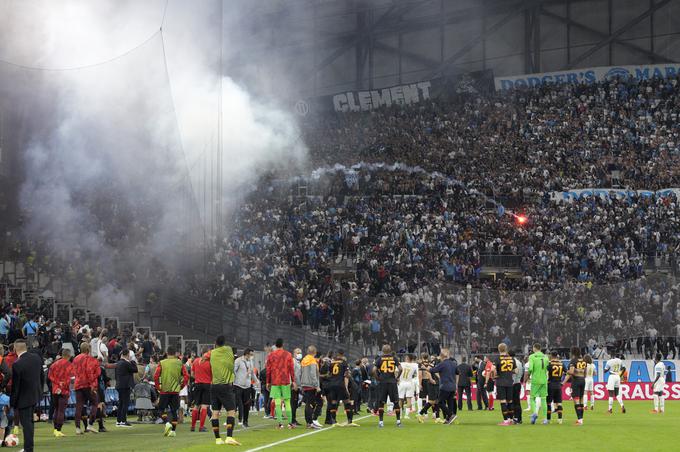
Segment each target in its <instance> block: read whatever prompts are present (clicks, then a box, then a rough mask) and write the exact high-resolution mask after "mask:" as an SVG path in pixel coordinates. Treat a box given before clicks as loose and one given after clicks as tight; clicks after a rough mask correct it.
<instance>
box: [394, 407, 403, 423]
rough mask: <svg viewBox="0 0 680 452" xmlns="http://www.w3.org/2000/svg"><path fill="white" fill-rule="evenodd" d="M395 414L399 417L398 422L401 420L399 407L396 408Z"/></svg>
mask: <svg viewBox="0 0 680 452" xmlns="http://www.w3.org/2000/svg"><path fill="white" fill-rule="evenodd" d="M394 414H395V415H396V416H397V422H399V421H400V420H401V409H400V408H399V407H398V406H395V407H394Z"/></svg>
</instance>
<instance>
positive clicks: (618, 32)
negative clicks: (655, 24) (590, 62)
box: [566, 0, 672, 69]
mask: <svg viewBox="0 0 680 452" xmlns="http://www.w3.org/2000/svg"><path fill="white" fill-rule="evenodd" d="M671 1H672V0H661V1H660V2H659V3H655V4H653V5H651V6H650V7H649V9H647V10H646V11H645V12H643V13H642V14H640V15H639V16H637V17H635V18H633V19H631V20H629V21H628V22H626V24H624V25H623V26H622V27H620V28H619V29H618V30H616V31H615V32H614V33H612V34H611V35H609V36H607V37H606V38H604V39H602V40H600V42H598V43H597V44H595V45H594V46H593V47H591V48H590V49H589V50H588V51H586V52H584V53H582V54H581V55H579V56H578V57H577V58H575V59H574V60H572V61H571V63H569V64H568V65H567V67H566V69H573V68H574V67H576V66H578V65H579V64H580V63H582V62H583V61H585V60H587V59H588V58H589V57H590V56H592V55H593V54H595V52H597V51H598V50H600V49H601V48H603V47H604V46H606V45H609V44H610V43H611V42H613V41H615V40H616V39H618V38H619V36H621V35H622V34H624V33H625V32H627V31H628V30H630V29H631V28H633V27H634V26H635V25H637V24H639V23H640V22H642V21H643V20H645V19H646V18H647V17H649V16H651V15H652V14H654V13H655V12H656V11H658V10H659V9H661V8H663V7H664V6H666V5H667V4H669V3H670V2H671Z"/></svg>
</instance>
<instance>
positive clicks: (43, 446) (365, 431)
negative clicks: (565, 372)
mask: <svg viewBox="0 0 680 452" xmlns="http://www.w3.org/2000/svg"><path fill="white" fill-rule="evenodd" d="M614 404H615V412H614V414H613V415H612V416H610V415H609V414H607V412H606V409H607V403H606V401H605V402H604V403H602V401H600V402H598V404H597V405H596V409H595V411H587V412H586V414H585V425H584V426H582V427H577V426H574V425H572V424H573V422H574V420H575V418H576V415H575V413H574V410H573V404H572V403H571V402H568V403H566V404H565V405H564V407H565V419H564V424H563V425H557V424H554V425H548V426H544V425H530V424H528V416H525V420H527V423H526V424H524V425H518V426H510V427H500V426H497V425H496V424H497V423H498V422H499V421H500V420H501V415H500V413H499V412H498V411H489V412H478V411H472V412H468V411H463V412H462V413H459V414H460V415H459V419H460V423H459V424H458V425H448V426H447V425H436V424H434V423H433V422H432V420H431V419H428V420H427V421H426V423H425V424H419V423H418V422H417V421H416V420H415V419H411V420H405V421H404V427H403V428H401V429H397V428H396V427H395V425H394V424H395V418H394V417H390V416H385V428H383V429H378V427H377V425H378V418H377V417H374V416H369V417H366V418H363V419H360V420H358V421H357V422H358V423H359V424H361V427H355V428H348V427H345V428H340V427H333V428H327V429H324V430H320V431H318V432H317V431H313V430H306V429H304V428H297V429H295V430H292V431H289V430H284V431H278V430H276V429H275V428H274V425H275V424H274V422H273V421H267V420H263V419H261V418H260V416H257V415H251V422H250V424H251V428H250V429H249V430H246V431H237V432H236V433H235V434H234V437H235V438H236V439H237V440H239V441H240V442H241V443H242V444H243V445H242V446H241V447H232V446H216V445H215V444H214V437H213V435H212V432H210V431H208V432H207V433H191V432H189V426H188V425H187V424H184V425H179V426H178V428H177V437H175V438H165V437H164V436H163V426H162V425H135V426H134V427H133V428H131V429H120V428H116V427H115V419H110V420H108V421H107V428H109V432H108V433H102V434H96V435H95V434H91V433H88V434H86V435H84V436H78V437H76V436H75V435H74V433H73V432H74V426H73V422H69V423H67V424H66V425H65V426H64V428H63V432H64V433H65V434H67V435H68V436H67V437H66V438H61V439H55V438H53V437H52V428H51V425H48V424H45V423H40V424H37V426H36V427H37V429H36V432H37V433H36V450H39V451H41V452H47V451H53V452H65V451H68V452H118V451H119V452H131V451H139V452H161V451H183V452H204V451H213V450H224V449H227V450H230V449H231V450H241V451H244V452H245V451H248V450H250V449H253V448H258V447H262V446H266V445H269V444H272V443H275V442H279V441H281V440H285V439H291V438H294V439H292V440H291V441H288V442H285V443H282V444H279V445H276V446H274V447H271V448H270V449H265V450H285V451H300V450H312V451H340V450H343V451H370V452H381V451H390V452H394V451H409V452H412V451H418V450H426V449H429V450H453V448H456V449H460V450H485V449H486V450H518V451H519V450H521V451H522V452H529V451H540V452H545V451H546V450H550V451H551V452H554V451H576V450H583V451H594V450H597V451H607V450H612V451H616V452H622V451H640V450H645V451H646V452H650V451H669V450H677V447H678V446H677V438H676V437H675V435H676V433H677V428H678V425H680V404H679V403H676V402H666V413H665V414H664V415H652V414H650V413H649V410H650V409H651V408H652V404H651V402H628V403H627V404H626V408H627V410H628V412H627V413H626V414H621V413H620V411H618V409H617V408H618V404H617V403H616V402H614ZM524 406H525V407H526V405H524ZM299 414H302V410H300V411H299ZM525 414H526V413H525ZM364 416H366V415H365V414H362V415H360V416H358V418H362V417H364ZM355 419H357V418H355ZM221 420H222V422H224V418H222V419H221ZM208 429H209V430H210V427H208ZM221 431H222V433H224V426H222V427H221ZM311 432H315V433H312V434H310V433H311ZM20 438H21V435H20ZM20 448H21V446H20V447H19V448H15V449H14V450H18V449H20ZM7 450H12V449H7Z"/></svg>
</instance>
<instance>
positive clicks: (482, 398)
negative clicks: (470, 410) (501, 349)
mask: <svg viewBox="0 0 680 452" xmlns="http://www.w3.org/2000/svg"><path fill="white" fill-rule="evenodd" d="M485 364H486V363H485V362H484V360H483V359H482V357H481V356H475V370H476V371H477V375H476V377H477V409H478V410H481V409H482V403H484V409H485V410H486V409H488V408H489V397H488V396H487V394H486V380H485V379H484V366H485Z"/></svg>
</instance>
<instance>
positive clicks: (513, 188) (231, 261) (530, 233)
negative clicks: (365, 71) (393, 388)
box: [199, 79, 680, 348]
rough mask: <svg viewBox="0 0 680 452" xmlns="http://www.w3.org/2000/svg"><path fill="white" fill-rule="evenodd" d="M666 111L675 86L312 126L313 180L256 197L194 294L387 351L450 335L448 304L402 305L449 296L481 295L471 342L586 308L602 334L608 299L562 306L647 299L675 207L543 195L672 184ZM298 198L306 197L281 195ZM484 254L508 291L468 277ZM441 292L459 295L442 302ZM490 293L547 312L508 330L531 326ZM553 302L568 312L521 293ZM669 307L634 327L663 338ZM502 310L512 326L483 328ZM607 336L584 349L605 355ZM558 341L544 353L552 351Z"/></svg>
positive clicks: (629, 87)
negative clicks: (424, 334)
mask: <svg viewBox="0 0 680 452" xmlns="http://www.w3.org/2000/svg"><path fill="white" fill-rule="evenodd" d="M679 97H680V87H679V86H677V80H676V79H669V80H648V81H640V82H638V81H632V80H611V81H607V82H602V83H597V84H592V85H556V86H542V87H539V88H534V89H527V90H517V91H512V92H509V93H498V94H496V93H494V94H490V95H483V96H480V95H474V96H469V97H463V98H458V99H457V102H454V103H450V102H438V101H433V102H431V103H428V104H418V105H415V106H411V107H407V108H401V107H395V108H391V109H382V110H377V111H372V112H370V113H356V114H354V113H350V114H339V115H335V116H332V117H320V118H315V119H312V120H311V123H310V124H307V128H306V129H305V131H306V140H307V143H308V145H309V148H310V152H311V153H312V156H313V159H314V162H315V164H317V165H325V166H322V167H321V168H319V169H318V170H316V171H315V172H314V173H313V174H312V176H311V177H308V178H306V179H303V180H302V181H301V180H295V181H293V183H291V184H290V185H288V186H283V188H282V187H277V190H273V191H272V190H271V189H270V187H264V186H263V187H261V189H260V190H259V191H257V192H255V193H254V194H253V195H252V196H251V198H250V199H249V200H248V201H247V202H245V203H244V204H243V205H242V206H241V207H240V210H239V211H238V213H237V215H236V216H235V220H234V224H233V225H231V226H232V227H231V235H230V236H229V237H228V238H227V239H225V240H224V242H223V243H222V244H221V247H219V249H218V252H217V253H216V256H215V259H214V261H213V262H211V265H212V266H211V274H210V275H209V277H208V281H212V282H213V284H212V285H210V284H206V285H204V286H203V287H204V288H205V287H207V289H206V294H207V295H208V296H211V297H213V298H216V299H221V300H226V301H227V302H228V303H231V304H233V305H234V306H235V307H239V308H245V309H250V310H256V311H257V312H258V313H259V314H260V315H262V316H265V317H271V318H278V319H282V320H285V321H290V322H292V323H295V324H304V325H309V327H310V328H311V329H312V330H314V331H317V330H320V331H323V332H327V333H328V334H330V335H336V336H343V335H344V336H346V335H347V333H349V332H350V331H351V332H352V333H353V337H355V338H356V337H362V338H364V339H368V337H370V336H371V335H373V336H377V335H378V333H377V330H379V329H382V331H381V333H380V334H381V335H383V336H384V337H400V336H404V337H407V336H408V335H409V332H413V331H423V329H422V327H425V330H426V331H433V332H434V333H433V334H434V335H435V336H438V335H449V336H455V334H456V333H454V331H457V332H461V331H462V330H463V328H461V325H460V322H461V318H464V316H462V314H460V315H458V316H456V315H453V314H454V313H456V310H457V308H456V306H458V308H459V307H460V303H448V307H447V308H443V310H444V311H448V312H445V313H444V315H442V316H441V321H440V322H436V323H433V322H432V320H433V319H432V318H430V319H426V318H425V317H427V313H430V314H431V313H433V312H439V311H441V309H439V310H434V311H433V310H429V309H427V308H425V307H424V306H425V305H424V304H423V303H420V302H414V303H411V302H409V301H408V300H409V299H414V300H420V299H421V298H422V296H421V295H422V294H423V292H428V291H431V290H432V287H434V286H437V285H442V284H444V283H446V282H453V283H458V284H459V285H462V286H465V285H467V284H470V285H471V286H472V287H473V289H474V290H475V291H478V290H484V291H488V293H489V294H495V296H494V295H490V296H484V297H482V298H483V299H484V301H482V302H481V303H486V304H489V306H486V307H485V308H493V309H480V311H479V312H480V313H481V312H484V313H485V314H484V315H490V316H491V318H490V319H488V320H482V319H480V318H478V317H473V319H472V324H473V331H479V332H478V335H479V338H478V339H476V340H475V342H477V341H479V340H482V342H483V343H485V344H486V343H489V344H491V343H493V342H494V341H495V340H496V339H498V336H500V337H501V338H502V336H504V335H506V334H507V335H509V336H511V337H512V338H513V339H514V340H516V341H522V340H523V338H527V337H544V336H548V335H549V333H548V331H551V332H554V329H553V328H552V327H551V326H550V322H558V321H560V320H561V321H562V326H561V328H560V330H565V329H566V330H576V329H578V327H577V326H576V325H578V324H579V322H583V321H585V319H586V316H587V315H590V314H589V310H591V309H594V311H596V312H598V311H602V312H606V314H605V315H603V316H602V317H606V316H613V317H611V318H609V317H606V319H607V321H610V320H617V318H616V317H617V314H616V313H617V310H620V309H625V307H620V306H619V301H620V300H621V299H624V298H622V297H621V295H620V294H616V293H614V292H612V293H611V294H609V295H608V297H609V299H608V300H607V299H606V297H602V299H601V300H599V299H594V300H593V302H594V303H595V304H596V305H598V303H599V304H600V305H601V306H599V307H600V308H601V309H599V310H598V309H597V308H593V306H592V305H591V304H584V305H582V306H580V307H579V309H573V310H572V309H569V308H572V307H578V306H576V304H578V303H577V302H576V300H575V298H574V297H573V295H572V294H574V293H576V292H577V291H578V290H581V289H583V290H590V289H592V288H593V287H595V288H596V289H597V288H599V287H601V286H602V285H603V284H618V285H617V286H614V287H625V284H623V283H624V282H625V281H631V280H632V281H638V282H637V284H640V285H642V286H644V284H645V283H644V280H642V279H640V278H642V277H643V275H644V273H645V269H646V268H647V263H648V262H649V261H651V260H654V259H656V261H657V262H659V261H661V262H666V263H668V264H669V265H670V267H675V266H676V262H675V254H676V252H677V250H678V247H679V246H680V224H679V223H678V222H679V221H680V205H679V204H678V201H677V199H676V197H675V195H672V194H671V195H669V196H665V197H661V196H651V197H645V196H640V195H630V196H628V197H627V198H615V197H612V199H604V198H592V197H591V198H587V199H580V200H571V201H564V200H556V199H552V198H551V197H550V196H548V195H547V192H549V191H553V190H564V189H569V188H582V187H612V186H620V187H625V188H631V189H647V190H656V189H660V188H665V187H675V186H678V183H679V182H680V179H679V176H680V174H678V170H677V167H678V166H677V163H678V162H677V160H678V155H680V153H679V150H678V144H677V143H678V139H677V135H678V130H677V128H678V126H677V116H678V107H677V106H676V104H678V102H676V99H678V98H679ZM338 163H342V164H345V165H347V166H346V167H345V166H338ZM301 185H304V188H305V194H306V195H309V196H306V197H300V196H295V195H296V194H300V193H299V187H300V186H301ZM286 190H290V191H286ZM296 190H297V191H298V193H296ZM273 193H274V194H273ZM276 193H285V194H291V196H288V197H286V196H276ZM508 199H512V200H514V201H518V200H519V201H520V203H519V206H518V207H516V208H515V209H514V211H513V212H509V211H506V210H505V208H504V207H503V205H502V204H503V202H504V201H506V200H508ZM514 205H515V206H517V203H514ZM518 215H521V216H522V217H523V218H524V219H526V222H522V223H520V222H518V221H517V218H518ZM486 255H508V256H515V257H518V258H519V259H521V260H519V262H521V264H520V268H519V269H518V270H519V275H518V277H516V278H500V279H496V280H488V279H483V278H481V277H480V271H481V268H482V264H483V259H484V256H486ZM348 257H349V258H350V259H351V262H352V264H353V267H352V269H353V271H354V275H353V276H354V277H353V278H350V279H349V280H348V281H339V280H338V278H336V277H334V276H333V270H334V269H335V268H337V267H338V265H339V264H341V263H342V262H343V260H344V259H346V258H348ZM199 286H200V284H199ZM640 287H641V286H638V289H639V288H640ZM577 289H578V290H577ZM436 290H437V289H435V291H436ZM456 290H460V286H459V287H458V288H452V290H451V293H455V292H456ZM498 290H511V291H529V292H516V294H517V295H516V296H521V297H524V298H526V299H527V300H532V299H536V298H538V299H539V300H545V303H548V302H550V306H548V305H545V306H542V307H541V309H539V310H538V312H539V313H540V314H538V315H539V318H537V319H535V321H534V322H526V321H523V322H519V323H522V326H521V328H522V329H523V330H524V331H522V332H521V334H520V332H519V328H520V327H519V326H517V325H516V323H518V322H517V319H518V318H521V319H524V318H526V316H527V315H529V316H530V317H531V318H532V319H533V318H534V317H535V315H536V311H535V310H533V311H531V312H527V313H521V315H517V313H515V315H510V314H509V313H507V312H509V311H508V309H509V308H508V307H507V303H508V302H507V300H508V296H506V295H502V294H503V292H497V291H498ZM553 290H558V291H561V293H563V294H568V295H565V296H566V297H567V298H569V300H567V299H566V298H565V299H564V300H562V299H558V298H559V296H554V295H552V292H548V293H549V294H551V295H549V296H542V295H541V294H540V292H539V293H534V292H535V291H553ZM622 290H624V289H622ZM627 290H631V291H634V290H633V289H627ZM650 290H651V289H650ZM509 293H510V294H511V295H512V294H513V292H509ZM590 293H592V292H590ZM660 293H661V294H663V295H664V296H667V294H668V292H663V291H661V292H660ZM440 298H441V297H440ZM450 298H456V296H454V295H452V296H450V297H448V299H450ZM494 298H496V299H497V300H498V299H500V300H501V301H500V302H499V301H496V302H493V301H491V300H492V299H494ZM444 299H447V297H444ZM365 300H372V301H370V302H367V301H365ZM394 300H399V301H398V302H396V303H395V301H394ZM502 300H506V301H505V302H503V301H502ZM648 300H649V297H648V298H647V301H648ZM376 304H377V305H381V304H382V305H383V306H384V309H381V308H379V309H376V308H375V306H376ZM444 304H447V303H444ZM517 304H518V305H520V306H533V305H534V304H533V303H528V304H527V303H517ZM572 305H574V306H572ZM645 306H646V305H645V303H644V302H642V301H641V302H640V303H639V304H635V305H633V308H634V309H638V308H639V310H638V311H631V312H638V313H640V312H641V313H642V314H643V316H644V312H645V311H644V308H645ZM555 311H556V312H555ZM675 311H676V310H675V307H672V308H670V307H668V306H664V310H663V313H664V316H669V317H668V318H666V317H664V318H663V322H664V323H663V325H661V320H660V317H659V318H652V317H649V318H648V317H644V320H645V322H647V321H650V322H653V323H654V326H655V327H656V328H657V329H664V330H665V331H666V332H667V334H671V330H673V329H674V328H675V324H676V323H678V319H679V317H677V315H676V312H675ZM658 312H659V314H660V313H661V312H662V311H661V309H659V311H658ZM506 314H507V316H509V317H510V318H514V319H515V320H514V322H513V321H512V320H508V321H507V322H497V323H501V325H494V324H493V321H492V320H493V319H498V318H501V317H502V315H506ZM629 314H630V313H629ZM543 315H545V318H540V316H543ZM376 316H378V317H380V320H381V324H382V325H381V326H380V327H379V326H378V325H377V324H376V319H375V317H376ZM579 316H580V317H579ZM431 317H434V316H431ZM568 317H573V318H568ZM602 317H598V319H599V318H602ZM413 318H416V319H417V320H416V322H410V323H409V320H411V319H413ZM591 320H593V321H592V322H591ZM618 320H620V321H621V322H623V323H626V322H627V321H629V320H630V319H618ZM588 321H589V322H590V324H592V326H593V327H595V325H596V322H594V319H593V318H590V319H589V320H588ZM503 323H506V324H503ZM343 324H344V326H345V328H344V329H343ZM604 324H608V323H606V322H605V323H604ZM602 325H603V324H597V326H602ZM631 325H632V324H631V323H630V322H628V323H627V324H626V325H625V327H629V326H631ZM634 326H635V327H636V328H635V329H636V332H635V334H637V335H639V336H641V337H650V335H647V334H646V333H645V329H646V328H645V327H643V326H642V325H640V324H639V322H637V323H635V324H634ZM651 328H652V329H654V328H653V327H651ZM527 329H529V330H530V331H527ZM385 330H387V331H385ZM390 330H391V331H390ZM609 333H610V334H609V336H607V337H597V338H595V337H593V338H592V340H594V341H596V342H597V344H598V345H604V344H605V343H608V342H609V343H610V346H611V347H613V346H614V344H613V343H611V342H612V341H608V340H607V339H608V338H610V336H611V335H612V334H614V332H612V331H611V330H610V331H609ZM672 333H673V334H675V332H674V331H673V332H672ZM551 334H552V333H551ZM563 334H565V333H560V334H557V335H556V336H555V337H552V338H549V340H552V341H558V342H559V341H560V340H563V339H564V338H563V337H562V335H563ZM620 334H623V333H622V332H617V333H616V334H614V337H622V336H621V335H620ZM631 335H632V332H631V331H627V332H626V333H625V334H624V336H626V337H631ZM651 337H652V339H651V341H652V342H654V341H655V340H656V338H655V336H651ZM482 338H483V339H482ZM435 339H436V337H435ZM487 339H488V340H487ZM570 339H571V338H570ZM581 339H584V338H581ZM411 340H413V338H412V337H411V338H409V340H408V341H411ZM408 341H407V342H408ZM616 347H623V345H622V344H619V345H617V346H616ZM667 348H668V347H667Z"/></svg>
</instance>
